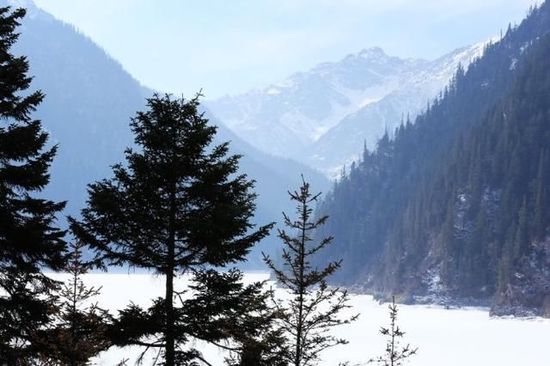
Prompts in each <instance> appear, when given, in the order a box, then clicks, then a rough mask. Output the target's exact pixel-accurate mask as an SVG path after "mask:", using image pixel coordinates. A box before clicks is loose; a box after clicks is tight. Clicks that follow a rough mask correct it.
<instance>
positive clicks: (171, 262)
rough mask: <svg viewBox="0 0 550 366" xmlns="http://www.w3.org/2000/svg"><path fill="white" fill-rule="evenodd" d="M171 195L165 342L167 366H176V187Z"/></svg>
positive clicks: (173, 187)
mask: <svg viewBox="0 0 550 366" xmlns="http://www.w3.org/2000/svg"><path fill="white" fill-rule="evenodd" d="M171 188H172V189H171V194H170V223H169V234H168V235H169V237H168V243H167V244H168V248H167V249H168V251H167V258H166V264H167V266H166V267H167V268H166V294H165V296H166V297H165V306H166V307H165V311H166V329H165V330H164V341H165V343H166V349H165V351H166V354H165V361H166V363H165V365H166V366H175V358H176V344H175V343H176V342H175V334H174V322H175V317H174V269H175V268H174V267H175V255H176V233H175V229H174V227H175V221H176V194H175V192H176V189H175V188H176V187H175V185H173V186H172V187H171Z"/></svg>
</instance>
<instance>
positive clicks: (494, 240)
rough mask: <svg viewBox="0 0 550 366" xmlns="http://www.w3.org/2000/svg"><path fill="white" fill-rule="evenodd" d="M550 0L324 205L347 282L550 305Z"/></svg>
mask: <svg viewBox="0 0 550 366" xmlns="http://www.w3.org/2000/svg"><path fill="white" fill-rule="evenodd" d="M548 70H550V2H549V1H547V2H545V3H544V4H543V5H541V6H540V8H537V9H535V10H533V11H532V12H531V13H530V15H529V17H528V18H527V19H526V20H525V21H523V22H522V24H521V25H520V26H519V27H517V28H514V29H512V28H511V29H509V30H508V32H507V33H506V36H505V37H504V38H503V39H502V40H500V41H499V42H497V43H495V44H492V45H489V46H488V47H487V48H486V50H485V52H484V56H483V57H482V58H480V59H478V60H477V61H475V62H474V63H472V64H471V65H470V66H469V67H468V68H467V69H466V70H465V69H463V68H460V69H459V70H458V71H457V73H456V75H455V76H454V78H453V81H452V83H451V85H450V86H449V87H448V88H447V89H446V90H445V92H444V93H443V94H442V95H441V96H440V97H439V98H438V99H437V100H435V101H434V102H433V103H432V104H431V106H430V107H429V108H427V110H426V111H425V112H423V113H421V114H420V115H419V116H418V117H417V118H416V119H415V121H414V123H412V122H409V123H406V124H405V125H402V126H400V127H399V128H398V129H397V130H396V131H395V133H394V135H393V137H392V136H390V135H389V134H385V135H384V136H383V138H382V139H380V140H379V141H378V143H377V148H376V150H375V151H374V152H369V151H364V153H363V156H362V158H361V162H360V163H359V164H357V165H355V166H354V167H353V169H351V170H350V171H348V173H349V174H347V175H346V176H345V177H344V178H343V179H342V180H341V181H340V182H339V183H338V184H337V185H336V186H335V188H334V190H333V191H332V192H331V193H330V194H329V195H328V197H327V199H326V200H325V201H324V202H323V204H322V205H321V207H320V208H319V211H320V214H328V215H330V218H331V219H330V220H329V221H328V223H327V225H326V226H325V227H324V228H323V231H322V232H319V233H318V235H319V236H321V237H322V236H325V235H333V236H334V237H335V238H336V239H335V242H336V244H335V245H334V246H333V247H331V248H328V249H327V250H326V251H325V255H324V256H322V257H321V258H319V261H320V262H322V263H326V261H327V260H332V259H334V258H343V260H344V266H343V268H342V271H340V272H339V274H338V276H339V277H338V278H337V281H339V282H341V283H344V284H347V285H350V286H356V287H358V288H361V289H363V290H366V291H369V292H371V293H375V294H377V295H378V296H381V297H388V296H391V295H396V296H397V297H398V298H399V299H401V300H402V301H414V302H442V303H445V304H456V303H458V304H492V305H493V309H492V312H493V314H498V315H505V314H520V315H533V314H535V315H544V316H550V188H549V187H550V73H549V72H548Z"/></svg>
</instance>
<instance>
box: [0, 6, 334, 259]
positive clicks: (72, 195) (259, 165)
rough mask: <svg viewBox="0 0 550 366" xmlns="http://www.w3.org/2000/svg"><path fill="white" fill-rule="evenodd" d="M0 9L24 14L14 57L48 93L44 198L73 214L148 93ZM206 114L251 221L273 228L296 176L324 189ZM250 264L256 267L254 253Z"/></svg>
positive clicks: (73, 34) (100, 59)
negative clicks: (233, 168) (252, 205)
mask: <svg viewBox="0 0 550 366" xmlns="http://www.w3.org/2000/svg"><path fill="white" fill-rule="evenodd" d="M0 4H3V5H4V6H5V5H6V4H9V5H14V6H24V7H25V8H27V9H28V12H27V16H26V17H25V19H24V21H23V24H22V26H21V27H20V28H19V31H20V33H21V36H20V39H19V42H17V43H16V45H15V46H14V51H15V53H17V54H21V55H25V56H27V57H28V60H29V64H30V74H31V75H34V80H33V83H32V87H33V88H37V89H41V90H42V91H43V92H44V93H45V94H46V98H45V100H44V102H43V103H42V104H41V105H40V106H39V108H38V110H37V112H36V114H35V116H36V117H37V118H39V119H41V120H42V122H43V126H44V127H45V128H46V129H47V130H48V131H49V133H50V138H51V142H52V143H56V144H59V153H58V156H57V157H56V158H55V160H54V163H53V166H52V169H51V178H52V179H51V183H50V185H49V186H48V187H47V189H46V191H45V193H44V194H45V195H47V196H48V197H50V198H52V199H55V200H68V201H69V202H68V207H67V210H66V214H71V215H75V214H78V212H79V210H80V209H81V208H82V207H83V205H84V203H85V200H86V198H87V194H86V186H87V184H88V183H91V182H93V181H95V180H97V179H102V178H105V177H107V176H108V175H109V174H110V172H111V169H110V166H111V165H112V164H114V163H116V162H120V161H122V160H123V151H124V149H125V147H127V146H130V145H131V144H132V142H133V137H132V135H131V132H130V129H129V121H130V118H131V117H132V116H134V115H135V113H136V111H138V110H142V109H143V108H144V107H145V98H146V97H147V96H150V95H151V94H152V93H153V91H152V90H150V89H148V88H146V87H144V86H142V85H140V84H139V82H137V81H136V80H135V79H134V78H133V77H132V76H131V75H129V74H128V73H127V72H126V71H125V70H124V68H123V67H122V66H121V65H120V64H119V63H118V62H116V61H115V60H113V59H112V58H111V57H110V56H109V55H107V54H106V53H105V52H104V51H103V50H102V49H101V48H100V47H99V46H97V45H96V44H95V43H94V42H92V41H91V40H90V39H89V38H87V37H85V36H84V35H82V34H81V33H79V32H78V31H76V30H75V29H74V28H73V27H72V26H70V25H67V24H65V23H63V22H61V21H59V20H57V19H55V18H54V17H53V16H51V15H50V14H47V13H46V12H44V11H42V10H40V9H39V8H37V7H36V6H34V5H33V3H32V2H31V1H9V2H7V1H5V0H2V1H0ZM206 112H207V115H208V116H209V117H210V118H211V122H212V123H214V124H216V125H217V126H218V134H217V140H216V141H217V142H222V141H231V148H232V152H233V153H238V154H242V155H244V157H243V159H242V161H241V168H242V170H243V171H244V172H246V173H247V174H248V175H249V176H250V177H252V178H253V179H255V180H256V181H257V183H256V191H257V193H258V194H259V197H258V202H257V204H258V210H257V215H256V220H257V222H259V223H267V222H271V221H278V220H279V219H280V213H281V210H283V209H285V210H289V209H291V207H290V204H289V203H288V199H287V190H289V189H291V188H293V187H296V186H297V185H298V184H299V182H300V179H301V178H300V174H302V173H303V174H304V175H305V176H306V177H307V178H308V179H309V180H311V181H312V184H313V185H314V186H316V187H317V188H318V189H320V190H326V189H328V184H329V183H328V180H327V179H326V178H325V177H323V176H322V175H321V174H319V173H317V172H315V171H313V170H312V169H309V168H307V167H306V166H304V165H301V164H298V163H296V162H293V161H290V160H288V159H284V158H278V157H273V156H270V155H268V154H266V153H263V152H261V151H258V150H257V149H255V148H253V147H252V146H250V145H249V144H248V143H246V142H245V141H243V140H242V139H240V138H239V137H237V136H236V135H235V134H234V133H233V132H231V131H230V130H229V129H227V128H226V127H225V126H224V125H223V124H222V123H221V122H219V121H217V120H216V119H215V117H214V116H211V115H210V114H209V113H208V111H206ZM268 242H271V243H273V240H271V241H270V240H268ZM258 250H260V249H258ZM251 260H252V261H253V262H254V263H253V264H252V265H253V266H255V267H256V266H259V254H258V253H256V254H254V255H253V256H252V257H251Z"/></svg>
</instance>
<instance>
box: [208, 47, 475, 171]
mask: <svg viewBox="0 0 550 366" xmlns="http://www.w3.org/2000/svg"><path fill="white" fill-rule="evenodd" d="M482 48H483V45H482V44H479V45H475V46H472V47H468V48H463V49H459V50H456V51H454V52H452V53H450V54H448V55H445V56H443V57H441V58H439V59H437V60H435V61H426V60H419V59H400V58H397V57H392V56H388V55H387V54H386V53H384V51H383V50H382V49H380V48H371V49H365V50H363V51H361V52H359V53H357V54H353V55H348V56H347V57H345V58H344V59H342V60H341V61H338V62H332V63H323V64H320V65H318V66H316V67H315V68H313V69H311V70H310V71H307V72H301V73H297V74H294V75H292V76H291V77H290V78H288V79H287V80H285V81H284V82H281V83H279V84H275V85H270V86H268V87H266V88H265V89H262V90H253V91H250V92H248V93H246V94H243V95H239V96H234V97H230V96H227V97H224V98H221V99H219V100H215V101H211V102H209V103H208V106H209V108H210V110H212V112H213V113H214V114H215V115H216V116H217V117H218V118H220V119H221V120H222V121H223V122H224V123H225V124H226V125H228V126H229V127H230V128H231V129H232V130H233V131H234V132H235V133H236V134H237V135H239V136H240V137H242V138H243V139H245V140H246V141H248V142H249V143H251V144H252V145H254V146H255V147H257V148H259V149H261V150H264V151H266V152H268V153H271V154H274V155H280V156H284V157H290V158H294V159H296V160H299V161H302V162H305V163H307V164H308V165H310V166H312V167H314V168H317V169H319V170H321V171H323V172H324V173H325V174H327V175H329V176H334V172H335V171H339V169H340V167H341V166H342V165H344V164H345V163H347V162H349V161H351V160H353V159H355V158H356V157H357V155H358V153H360V151H361V149H362V146H363V141H364V140H366V141H367V143H368V144H372V143H374V142H375V141H376V139H377V138H378V137H379V136H380V134H381V132H383V130H384V127H386V126H387V127H388V128H391V127H393V126H395V125H396V124H398V123H400V121H401V116H402V115H406V114H410V115H411V116H412V115H415V114H416V113H418V112H419V111H420V110H421V109H422V108H423V107H425V106H426V103H427V102H428V100H430V99H431V98H433V97H435V96H436V95H437V93H438V92H439V91H440V90H441V89H442V88H443V87H444V86H445V85H446V84H447V83H448V81H449V79H450V78H451V77H452V75H453V74H454V72H455V71H456V68H457V66H458V65H459V64H460V63H461V64H463V65H467V64H469V63H470V62H471V60H472V59H473V58H474V57H476V56H478V55H480V54H481V52H482Z"/></svg>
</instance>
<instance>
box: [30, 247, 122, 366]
mask: <svg viewBox="0 0 550 366" xmlns="http://www.w3.org/2000/svg"><path fill="white" fill-rule="evenodd" d="M70 247H71V253H70V259H69V263H68V264H67V266H66V267H65V271H66V272H67V273H68V274H69V275H70V277H69V279H68V280H67V281H66V282H65V283H64V284H63V285H62V286H61V288H60V290H59V291H58V292H57V299H56V311H55V313H54V315H53V324H51V326H50V328H49V329H46V330H44V331H42V332H40V334H41V341H42V343H43V345H44V348H45V349H47V350H48V352H47V353H46V354H45V355H41V356H40V357H39V360H40V363H41V364H43V365H48V366H54V365H58V366H86V365H89V361H90V359H91V358H92V357H94V356H97V355H98V354H99V353H100V352H101V351H104V350H106V349H107V348H109V346H110V342H109V340H108V330H109V326H110V321H111V315H110V314H109V313H108V312H107V311H106V310H104V309H102V308H101V307H99V305H98V304H97V302H95V303H94V302H93V299H94V297H96V296H98V295H99V294H100V292H101V288H100V287H93V286H87V285H86V284H85V283H84V281H83V278H82V276H83V275H85V274H86V273H88V271H89V270H90V269H92V267H93V265H92V263H90V262H86V261H84V260H83V258H82V251H83V249H84V248H85V247H84V245H83V244H82V243H81V242H78V241H77V242H74V243H72V244H71V246H70Z"/></svg>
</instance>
